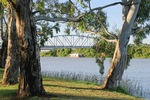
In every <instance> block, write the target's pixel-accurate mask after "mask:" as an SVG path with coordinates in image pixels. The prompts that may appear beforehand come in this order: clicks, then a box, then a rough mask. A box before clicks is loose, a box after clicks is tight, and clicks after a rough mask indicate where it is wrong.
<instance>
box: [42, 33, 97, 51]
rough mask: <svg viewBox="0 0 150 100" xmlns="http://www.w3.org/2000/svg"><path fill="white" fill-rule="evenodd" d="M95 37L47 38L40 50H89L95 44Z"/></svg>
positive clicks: (66, 36) (60, 36)
mask: <svg viewBox="0 0 150 100" xmlns="http://www.w3.org/2000/svg"><path fill="white" fill-rule="evenodd" d="M96 38H97V37H96V36H84V35H57V36H53V37H52V38H49V39H48V41H47V42H46V43H45V44H44V47H41V50H49V49H59V48H91V47H92V46H93V45H94V44H95V43H96V42H95V39H96Z"/></svg>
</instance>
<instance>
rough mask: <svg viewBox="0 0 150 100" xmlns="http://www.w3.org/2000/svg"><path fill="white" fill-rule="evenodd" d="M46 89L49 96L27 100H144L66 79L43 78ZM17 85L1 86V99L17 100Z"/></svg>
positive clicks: (119, 91) (91, 84) (120, 91)
mask: <svg viewBox="0 0 150 100" xmlns="http://www.w3.org/2000/svg"><path fill="white" fill-rule="evenodd" d="M3 71H4V70H3V69H0V83H1V82H2V74H3ZM43 84H44V88H45V90H46V92H47V94H48V95H49V96H46V97H37V96H35V97H31V98H25V99H28V100H36V99H38V100H43V99H44V100H48V99H55V100H60V99H63V100H68V99H88V100H93V99H98V100H115V99H117V100H142V99H141V98H136V97H133V96H130V95H129V94H127V93H125V91H124V90H122V89H120V88H119V89H116V90H113V91H108V90H98V87H99V85H97V84H93V83H89V82H88V83H87V82H79V81H66V80H64V79H59V78H58V79H57V78H50V77H46V76H44V77H43ZM17 88H18V84H17V85H13V86H2V85H0V98H1V99H2V100H10V99H16V97H15V96H16V93H17Z"/></svg>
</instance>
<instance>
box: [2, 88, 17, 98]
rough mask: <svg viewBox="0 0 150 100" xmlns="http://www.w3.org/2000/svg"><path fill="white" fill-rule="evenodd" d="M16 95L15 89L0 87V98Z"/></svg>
mask: <svg viewBox="0 0 150 100" xmlns="http://www.w3.org/2000/svg"><path fill="white" fill-rule="evenodd" d="M16 96H17V90H11V89H0V98H3V99H4V100H7V99H8V100H10V99H14V98H15V97H16Z"/></svg>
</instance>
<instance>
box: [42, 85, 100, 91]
mask: <svg viewBox="0 0 150 100" xmlns="http://www.w3.org/2000/svg"><path fill="white" fill-rule="evenodd" d="M44 86H50V87H60V88H68V89H83V90H99V89H97V88H82V87H69V86H61V85H50V84H44Z"/></svg>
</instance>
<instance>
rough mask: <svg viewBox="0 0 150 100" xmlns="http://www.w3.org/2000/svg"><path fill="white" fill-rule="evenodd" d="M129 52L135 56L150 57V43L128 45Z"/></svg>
mask: <svg viewBox="0 0 150 100" xmlns="http://www.w3.org/2000/svg"><path fill="white" fill-rule="evenodd" d="M128 54H129V55H130V56H131V57H133V58H150V45H148V44H141V45H138V46H136V45H133V44H130V45H129V47H128Z"/></svg>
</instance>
